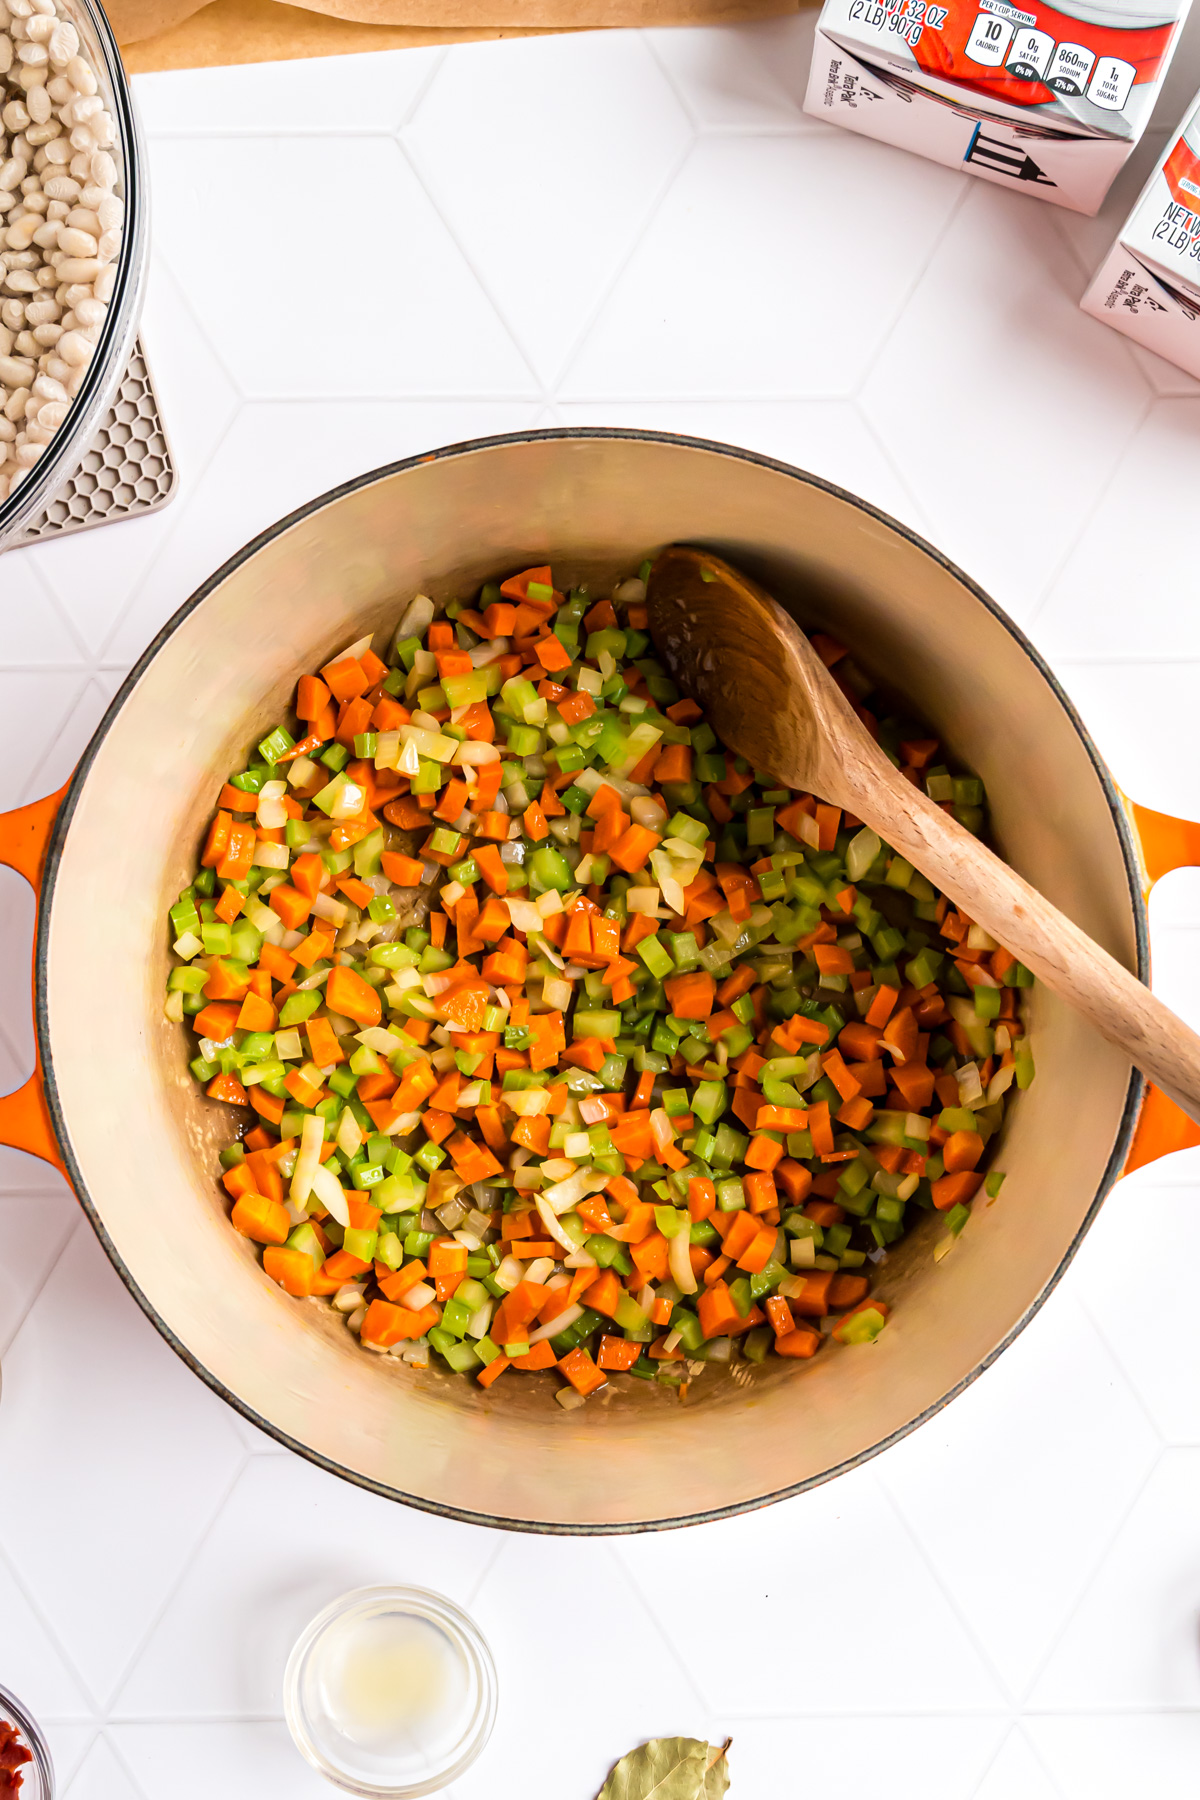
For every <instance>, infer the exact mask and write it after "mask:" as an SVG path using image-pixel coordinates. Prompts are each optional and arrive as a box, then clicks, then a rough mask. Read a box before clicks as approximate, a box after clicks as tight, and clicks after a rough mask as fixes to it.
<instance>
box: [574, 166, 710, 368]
mask: <svg viewBox="0 0 1200 1800" xmlns="http://www.w3.org/2000/svg"><path fill="white" fill-rule="evenodd" d="M698 143H699V139H698V138H696V137H693V138H692V141H691V143H690V144H687V145H685V146H684V148H683V149H682V150H681V151H680V153H679V155H678V157H677V158H676V159H675V162H674V164H673V165H672V166H671V168H670V169H668V171H667V173H666V174H665V175H664V176H663V179H662V181H661V183H660V184H659V188H658V192H657V193H656V194H655V196H654V198H653V199H652V200H651V202H650V204H649V206H648V207H647V209H646V214H645V217H644V218H643V220H642V223H641V225H640V226H639V228H638V231H637V233H636V235H635V236H634V238H633V241H632V242H631V243H630V244H628V245H627V246H626V249H625V254H624V255H623V256H622V257H621V258H620V259H619V260H618V262H617V264H616V267H615V268H614V269H613V271H612V274H611V276H610V278H609V280H608V281H607V282H606V283H605V285H604V286H603V287H602V288H601V289H600V291H599V293H598V294H597V295H596V298H595V300H594V302H593V304H592V307H591V310H590V311H589V312H588V314H587V315H586V317H585V319H584V322H583V324H582V325H581V326H580V329H579V331H578V333H577V335H576V337H575V339H574V340H573V342H572V343H571V345H570V347H569V349H568V350H567V352H566V355H565V356H564V357H563V359H562V361H561V362H560V364H559V366H558V372H557V374H556V375H555V376H554V379H553V380H552V381H551V383H550V391H551V394H552V395H553V398H554V400H556V401H557V400H559V399H561V398H562V392H561V390H562V387H563V384H564V382H566V381H567V380H569V379H570V374H571V370H572V368H573V367H574V366H575V364H576V362H577V361H578V360H579V357H580V355H581V354H582V352H583V350H584V348H585V346H586V344H587V341H588V339H589V338H590V337H591V335H592V333H593V332H594V331H595V329H596V327H597V325H598V324H599V323H600V320H601V319H602V318H603V316H604V312H605V309H606V308H607V306H608V304H609V302H610V301H611V299H612V298H613V295H614V294H615V293H616V291H617V287H618V284H619V283H620V280H621V277H622V276H623V275H624V273H625V271H626V269H628V267H629V265H630V263H631V262H632V261H633V259H634V257H635V256H636V255H637V253H638V251H639V250H640V248H641V246H642V245H643V244H644V243H645V241H646V237H647V234H648V233H649V231H650V228H651V226H652V225H653V224H654V221H655V220H656V219H657V217H658V215H659V213H660V212H661V211H662V209H663V207H664V205H665V204H666V201H667V196H668V195H669V194H670V193H671V191H672V189H673V188H674V187H675V186H676V184H677V183H678V181H679V178H680V176H681V175H682V174H683V171H684V169H685V168H686V167H687V165H688V163H689V162H690V161H691V160H692V157H693V156H694V155H695V153H696V149H697V147H698Z"/></svg>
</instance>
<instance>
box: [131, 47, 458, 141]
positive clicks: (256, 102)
mask: <svg viewBox="0 0 1200 1800" xmlns="http://www.w3.org/2000/svg"><path fill="white" fill-rule="evenodd" d="M445 54H446V52H445V51H444V50H439V49H429V50H421V49H412V50H376V51H370V50H368V51H363V52H360V53H359V54H358V55H356V56H353V57H350V58H348V59H344V58H340V57H339V58H336V59H334V58H325V57H316V58H312V59H309V58H305V57H301V58H298V59H297V60H296V61H295V62H281V63H275V64H273V65H271V66H270V68H269V71H268V72H267V73H266V74H265V75H264V71H263V65H262V64H261V63H243V64H239V65H235V66H233V67H231V68H225V69H222V70H221V72H220V75H219V77H218V76H214V74H213V73H212V72H211V71H210V70H208V69H171V70H168V71H165V72H164V73H162V74H157V75H135V76H134V78H133V91H134V96H135V98H136V100H137V105H138V111H139V112H140V113H141V115H142V124H143V126H144V128H145V131H146V134H147V136H148V137H151V138H157V137H183V136H188V137H210V136H213V135H219V134H220V133H221V132H223V131H229V132H239V133H240V132H246V133H249V132H253V133H255V134H264V135H265V134H267V133H270V132H284V133H287V134H288V135H289V136H293V137H294V136H297V135H299V134H301V133H303V134H304V135H305V136H312V137H317V136H320V135H322V134H324V133H325V132H330V131H394V130H395V129H396V127H397V126H398V125H400V124H401V123H402V122H403V120H404V119H405V118H406V116H407V115H408V113H409V111H410V110H411V108H412V107H413V106H414V105H415V104H416V102H417V100H418V99H419V98H420V96H421V94H422V93H423V91H424V89H425V88H426V86H427V85H428V83H429V81H430V79H431V77H432V75H433V73H434V71H435V69H436V68H437V67H438V64H439V63H440V62H441V61H442V58H443V57H444V56H445ZM201 154H203V152H202V151H201Z"/></svg>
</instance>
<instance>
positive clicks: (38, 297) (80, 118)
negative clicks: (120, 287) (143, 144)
mask: <svg viewBox="0 0 1200 1800" xmlns="http://www.w3.org/2000/svg"><path fill="white" fill-rule="evenodd" d="M65 6H66V0H0V501H3V500H4V499H5V498H7V496H8V495H9V494H10V493H11V492H12V491H13V490H14V489H16V488H18V487H19V486H20V484H21V483H22V482H23V481H24V480H25V479H26V477H27V475H28V474H29V471H30V470H31V469H32V468H34V466H35V465H36V464H37V463H38V461H39V459H40V458H41V456H42V455H43V453H44V451H45V448H46V446H47V445H48V444H50V443H52V441H53V438H54V434H55V432H57V431H58V430H59V429H60V427H61V426H62V424H63V422H64V420H65V419H66V417H67V414H68V413H69V411H70V408H71V401H72V399H73V398H74V396H75V395H76V394H77V393H78V392H79V391H80V388H81V387H82V385H83V383H84V381H85V380H86V379H87V375H88V369H89V366H90V364H91V361H92V359H93V357H94V355H95V347H96V343H97V342H98V340H99V337H100V333H101V329H102V327H103V325H104V321H105V318H106V315H107V312H108V307H109V303H110V302H111V300H112V297H113V294H114V292H115V291H116V281H117V267H116V259H117V258H118V256H119V255H120V250H121V240H122V234H123V228H124V223H125V207H124V202H123V200H122V198H121V195H120V192H119V186H120V171H119V169H118V167H117V161H116V158H115V156H114V155H113V154H112V153H111V147H112V146H113V145H115V144H116V142H117V141H118V132H117V127H116V124H115V122H114V120H113V116H112V114H111V112H110V111H109V109H108V107H107V106H106V104H105V101H104V98H103V96H102V94H101V93H100V83H99V81H98V79H97V76H96V74H95V71H94V70H93V69H92V68H91V67H90V66H89V64H88V62H87V59H86V57H85V56H84V55H83V54H81V48H80V40H79V32H78V30H77V29H76V26H75V24H74V22H73V21H72V20H71V19H70V18H68V17H67V16H66V12H65Z"/></svg>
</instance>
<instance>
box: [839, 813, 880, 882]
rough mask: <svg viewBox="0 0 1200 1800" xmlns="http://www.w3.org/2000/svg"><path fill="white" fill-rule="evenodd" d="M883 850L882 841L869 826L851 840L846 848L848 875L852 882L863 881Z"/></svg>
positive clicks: (865, 826) (864, 827)
mask: <svg viewBox="0 0 1200 1800" xmlns="http://www.w3.org/2000/svg"><path fill="white" fill-rule="evenodd" d="M882 848H883V844H882V841H881V840H880V838H879V837H878V836H877V834H876V833H875V832H873V831H872V830H871V827H870V826H869V825H864V826H863V828H862V830H861V831H860V832H858V833H857V834H856V835H855V836H854V837H852V838H851V839H850V842H849V844H848V845H847V846H846V875H847V878H848V879H849V880H850V881H861V880H862V878H863V876H864V875H865V874H866V872H867V870H868V869H869V868H870V866H871V864H872V863H873V862H874V861H875V858H876V857H877V856H878V855H879V852H880V850H881V849H882Z"/></svg>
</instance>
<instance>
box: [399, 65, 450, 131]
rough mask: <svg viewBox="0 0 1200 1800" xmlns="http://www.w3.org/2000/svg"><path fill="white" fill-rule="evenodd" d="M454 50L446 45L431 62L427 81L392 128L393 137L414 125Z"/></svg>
mask: <svg viewBox="0 0 1200 1800" xmlns="http://www.w3.org/2000/svg"><path fill="white" fill-rule="evenodd" d="M453 48H454V46H453V44H444V45H443V46H442V48H441V49H440V50H439V51H438V52H437V54H436V57H434V58H433V59H432V60H431V62H430V65H429V70H428V72H427V74H426V76H425V79H424V81H422V83H421V85H420V87H419V88H418V89H417V92H416V93H415V94H414V95H413V98H412V100H411V102H410V104H409V106H408V109H407V111H406V112H405V113H404V114H403V115H402V116H401V118H400V120H399V122H398V123H397V124H395V125H393V126H392V136H393V137H395V136H398V134H399V133H400V132H402V131H403V130H404V129H405V128H406V127H407V126H409V125H411V124H412V122H413V120H414V119H415V118H416V116H417V114H418V113H419V112H420V110H421V108H422V107H423V106H424V104H425V102H426V100H428V98H429V96H430V93H431V92H432V90H433V88H434V87H435V86H436V84H437V79H438V76H439V75H440V74H441V73H442V70H443V69H444V68H445V66H446V63H447V61H448V60H449V57H450V52H451V50H452V49H453Z"/></svg>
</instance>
